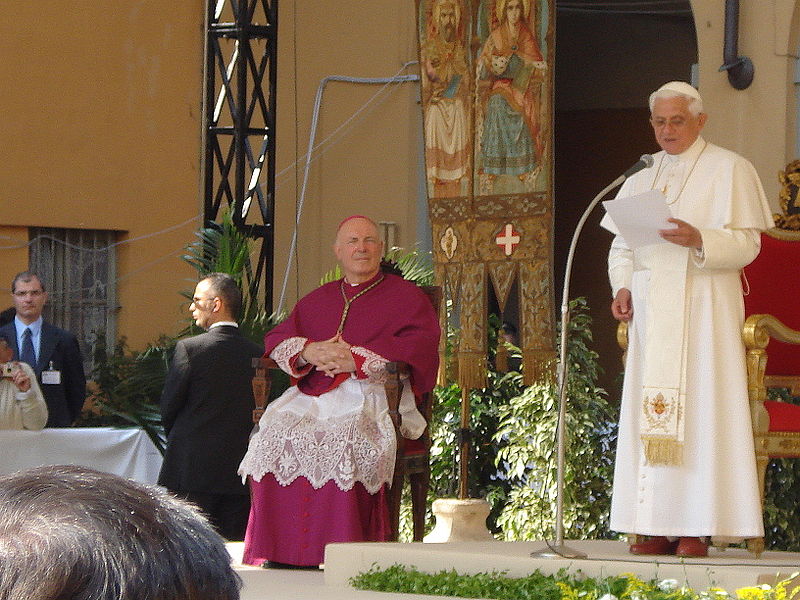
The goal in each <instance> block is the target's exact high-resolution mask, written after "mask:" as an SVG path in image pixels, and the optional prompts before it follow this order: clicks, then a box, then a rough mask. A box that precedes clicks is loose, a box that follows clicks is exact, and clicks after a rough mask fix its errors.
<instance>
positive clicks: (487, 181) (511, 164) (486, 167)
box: [475, 0, 549, 195]
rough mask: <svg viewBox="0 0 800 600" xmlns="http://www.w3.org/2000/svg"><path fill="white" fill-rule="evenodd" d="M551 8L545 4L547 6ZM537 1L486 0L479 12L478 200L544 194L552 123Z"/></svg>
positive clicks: (541, 18) (542, 19) (543, 28)
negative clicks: (507, 195)
mask: <svg viewBox="0 0 800 600" xmlns="http://www.w3.org/2000/svg"><path fill="white" fill-rule="evenodd" d="M545 4H546V3H545ZM539 8H540V3H538V2H537V1H536V0H484V1H483V2H481V3H480V5H479V7H478V15H477V35H478V38H479V39H480V41H481V43H482V46H481V49H480V53H479V55H478V57H477V60H476V82H477V86H476V99H475V112H476V115H475V126H476V129H477V131H476V133H475V169H476V177H475V184H476V186H477V188H476V190H475V194H476V195H493V194H515V193H525V192H535V191H543V190H545V189H547V187H548V181H547V176H548V171H549V169H547V168H543V166H544V163H545V162H546V161H545V158H544V155H545V152H544V150H545V143H546V140H547V139H548V135H549V132H548V131H547V129H548V125H549V123H548V122H547V120H546V119H544V118H543V115H545V114H548V113H547V111H546V110H544V108H545V106H544V103H545V102H547V101H548V98H549V93H548V91H547V88H548V86H546V85H543V82H545V81H546V78H547V62H546V58H545V54H544V52H543V44H541V43H540V41H539V38H540V36H541V37H542V38H545V37H546V32H547V23H546V22H545V21H546V16H547V15H546V13H545V14H541V11H540V10H539Z"/></svg>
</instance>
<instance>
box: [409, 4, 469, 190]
mask: <svg viewBox="0 0 800 600" xmlns="http://www.w3.org/2000/svg"><path fill="white" fill-rule="evenodd" d="M419 17H420V18H419V23H420V32H419V35H420V40H422V51H421V55H422V57H423V58H422V63H423V64H422V65H421V66H422V68H421V69H420V70H421V73H422V90H423V96H424V98H423V106H425V109H424V120H425V124H424V127H425V162H426V173H427V182H428V196H429V197H454V196H466V195H467V189H468V188H467V186H468V179H467V175H468V173H469V169H470V164H471V158H472V156H471V144H470V141H471V130H470V127H469V106H470V101H471V99H470V84H469V74H470V71H471V69H469V68H468V66H467V61H468V50H467V40H468V39H469V35H470V32H469V30H470V27H469V26H470V22H471V15H470V13H469V10H466V11H465V10H464V7H463V6H462V4H461V2H460V1H459V0H432V1H428V2H421V3H420V15H419Z"/></svg>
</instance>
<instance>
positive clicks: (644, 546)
mask: <svg viewBox="0 0 800 600" xmlns="http://www.w3.org/2000/svg"><path fill="white" fill-rule="evenodd" d="M677 546H678V540H675V541H674V542H670V541H669V540H668V539H667V538H665V537H664V536H661V535H658V536H653V537H651V538H649V539H647V540H645V541H643V542H639V543H638V544H631V546H630V552H631V554H675V548H677Z"/></svg>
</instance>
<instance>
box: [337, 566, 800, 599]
mask: <svg viewBox="0 0 800 600" xmlns="http://www.w3.org/2000/svg"><path fill="white" fill-rule="evenodd" d="M797 577H798V574H794V575H793V576H792V577H790V578H789V579H787V580H785V581H781V582H779V583H777V584H776V585H775V586H774V587H771V586H769V585H762V586H753V587H744V588H740V589H738V590H734V591H733V592H728V591H726V590H723V589H720V588H713V587H712V588H709V589H707V590H703V591H698V590H693V589H691V588H688V587H686V586H682V585H681V584H680V583H679V582H678V581H677V580H675V579H661V580H651V581H643V580H641V579H639V578H638V577H636V576H635V575H633V574H630V573H626V574H622V575H616V576H612V577H603V578H592V577H585V576H583V575H582V574H581V573H580V572H578V573H577V574H574V575H570V574H568V573H567V572H566V571H563V570H562V571H559V572H558V573H557V574H555V575H544V574H542V573H540V572H539V571H536V572H534V573H532V574H530V575H528V576H527V577H519V578H512V577H507V576H506V574H505V572H496V571H495V572H491V573H477V574H475V575H459V574H458V573H456V572H455V570H450V571H440V572H439V573H435V574H429V573H422V572H420V571H418V570H416V569H414V568H413V567H412V568H408V567H404V566H402V565H393V566H391V567H389V568H387V569H380V568H378V567H377V566H373V567H372V568H371V569H370V570H369V571H367V572H365V573H360V574H359V575H357V576H355V577H353V578H351V579H350V584H351V585H352V586H353V587H355V588H356V589H359V590H372V591H380V592H398V593H406V594H427V595H432V596H456V597H459V598H482V599H486V600H800V586H799V587H796V584H797V581H796V578H797Z"/></svg>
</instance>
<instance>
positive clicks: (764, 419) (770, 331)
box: [743, 229, 800, 498]
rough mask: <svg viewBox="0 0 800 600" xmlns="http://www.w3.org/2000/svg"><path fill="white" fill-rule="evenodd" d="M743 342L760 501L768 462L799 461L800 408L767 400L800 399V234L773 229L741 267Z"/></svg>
mask: <svg viewBox="0 0 800 600" xmlns="http://www.w3.org/2000/svg"><path fill="white" fill-rule="evenodd" d="M744 274H745V277H746V280H747V284H748V285H749V289H750V293H749V294H748V295H747V296H746V297H745V314H746V315H747V319H746V321H745V326H744V333H743V335H744V342H745V347H746V348H747V377H748V393H749V396H750V409H751V411H752V417H753V434H754V437H755V444H756V461H757V464H758V480H759V486H760V488H761V494H762V498H763V495H764V475H765V473H766V469H767V464H768V463H769V460H770V459H771V458H787V457H788V458H800V406H795V405H793V404H789V403H786V402H777V401H771V400H767V388H770V387H780V388H788V389H789V390H790V391H791V394H792V396H800V347H799V346H798V345H800V302H799V301H798V299H800V232H787V231H784V230H777V229H772V230H770V231H768V232H765V233H763V234H762V235H761V253H760V254H759V256H758V258H756V260H755V261H753V262H752V263H751V264H750V265H748V266H747V267H746V268H745V269H744Z"/></svg>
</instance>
